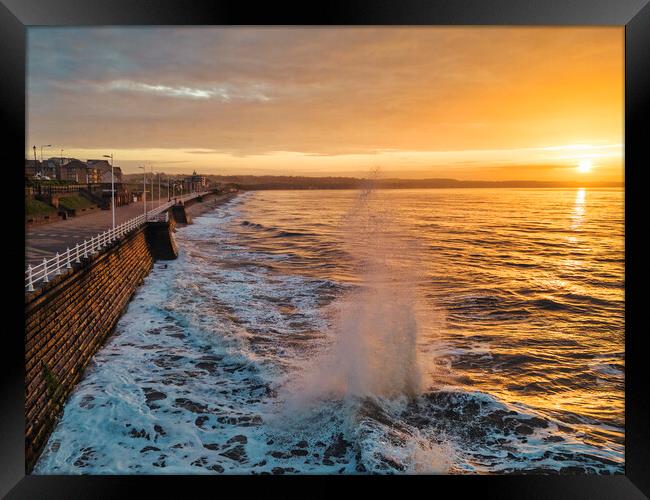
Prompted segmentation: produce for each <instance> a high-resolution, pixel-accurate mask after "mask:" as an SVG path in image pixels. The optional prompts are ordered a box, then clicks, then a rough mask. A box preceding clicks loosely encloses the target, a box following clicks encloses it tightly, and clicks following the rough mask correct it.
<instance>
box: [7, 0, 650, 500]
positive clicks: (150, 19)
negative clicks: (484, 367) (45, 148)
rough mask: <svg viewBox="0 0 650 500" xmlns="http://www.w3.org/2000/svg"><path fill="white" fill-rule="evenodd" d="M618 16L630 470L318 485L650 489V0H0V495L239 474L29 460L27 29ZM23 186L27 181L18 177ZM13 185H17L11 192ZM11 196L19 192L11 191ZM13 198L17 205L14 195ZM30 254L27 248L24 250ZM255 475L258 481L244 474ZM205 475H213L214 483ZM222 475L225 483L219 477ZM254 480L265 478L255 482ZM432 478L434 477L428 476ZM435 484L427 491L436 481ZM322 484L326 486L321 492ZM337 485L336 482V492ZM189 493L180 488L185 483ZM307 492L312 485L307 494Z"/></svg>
mask: <svg viewBox="0 0 650 500" xmlns="http://www.w3.org/2000/svg"><path fill="white" fill-rule="evenodd" d="M298 24H307V25H344V24H353V25H393V24H397V25H405V24H418V25H446V24H456V25H564V26H567V25H610V26H611V25H617V26H625V178H626V179H627V180H628V182H626V185H625V221H626V231H625V233H626V236H625V238H626V242H625V286H626V293H625V295H626V301H625V322H626V332H625V349H626V351H625V352H626V356H625V357H626V359H625V363H626V369H625V386H626V405H625V475H619V476H584V475H582V476H577V475H576V476H569V475H554V476H541V475H505V476H427V477H423V476H411V477H395V478H387V477H383V476H382V477H374V478H372V477H368V476H362V477H335V476H325V477H323V479H327V481H323V483H325V484H327V485H328V486H329V487H331V488H332V489H334V488H337V489H339V488H340V487H341V486H342V484H343V483H342V482H345V483H346V484H352V483H353V482H357V481H363V482H364V483H368V482H369V480H371V479H375V481H376V483H377V484H378V485H379V486H380V488H382V489H385V488H387V487H389V486H397V487H398V488H400V490H402V489H404V488H406V487H412V486H414V483H411V481H415V482H417V483H419V484H418V486H420V487H425V488H426V489H425V490H423V491H431V494H432V495H433V494H434V493H435V494H436V495H437V494H439V493H441V492H442V491H444V490H443V488H449V487H451V488H453V491H454V492H455V496H456V495H458V494H459V493H460V494H461V495H463V494H472V495H475V496H479V497H488V498H491V497H495V498H526V499H538V498H539V499H541V498H553V499H560V498H594V499H624V498H630V499H637V498H639V499H641V498H648V497H650V460H649V458H650V439H649V433H648V430H649V427H650V412H649V406H650V405H649V400H650V398H649V396H648V394H650V391H648V385H647V383H646V382H647V380H648V377H647V373H648V363H647V361H646V356H647V354H646V351H645V350H644V349H643V341H644V337H645V336H646V334H647V327H645V328H644V325H643V322H642V318H641V315H642V310H643V307H644V302H643V299H644V298H643V293H642V290H643V288H642V285H643V283H642V279H643V275H644V274H645V273H643V272H642V268H643V267H645V266H644V259H643V257H642V256H641V252H642V249H643V247H642V245H641V243H642V240H641V239H642V238H643V234H644V231H643V229H644V227H643V226H645V224H644V222H645V221H644V220H643V215H642V214H643V213H644V212H645V213H647V209H646V210H643V208H644V206H643V205H644V204H643V201H644V194H645V193H644V190H645V189H644V185H643V181H642V179H640V175H641V173H642V172H643V169H644V167H647V165H649V163H647V153H646V151H647V150H646V148H647V146H648V144H647V143H648V140H647V137H648V132H647V131H648V130H650V106H649V101H650V99H649V96H650V5H648V0H564V1H561V0H547V1H544V2H542V1H535V0H447V1H442V0H421V1H420V0H418V1H416V0H396V1H392V2H388V1H384V0H366V1H360V0H356V1H342V2H323V3H319V4H310V3H309V2H304V3H299V4H298V3H297V4H295V5H294V4H293V3H289V2H287V3H285V4H277V3H270V2H267V3H263V4H262V3H260V5H255V4H250V3H249V2H245V1H240V2H234V1H213V2H207V1H200V0H184V1H178V0H156V1H151V0H87V1H85V2H84V1H81V0H0V26H1V27H0V39H1V43H0V54H1V55H0V61H1V63H2V64H1V66H0V71H1V72H2V78H0V103H1V107H2V118H3V120H2V121H3V122H4V125H5V127H6V132H5V133H4V134H3V136H4V137H3V138H4V139H5V140H6V147H5V148H4V149H3V151H4V152H5V154H6V155H7V157H6V160H7V161H6V162H5V164H4V165H3V166H4V169H3V173H4V174H5V176H7V177H6V179H7V182H5V184H4V190H3V194H4V195H5V196H4V197H3V198H4V200H3V201H4V204H3V206H4V208H5V213H4V214H3V222H4V225H5V228H8V229H6V231H7V232H8V235H7V237H6V240H5V248H7V247H6V245H7V243H9V242H10V243H11V246H15V247H16V248H15V249H14V248H10V249H9V251H8V252H6V253H5V255H6V256H5V263H4V266H3V268H4V275H5V278H4V279H3V281H4V287H3V288H4V291H5V298H4V301H3V305H4V306H5V308H6V309H5V315H4V316H6V317H9V318H10V319H11V321H10V322H5V323H4V325H5V328H4V332H3V333H4V335H3V339H2V340H3V342H2V347H0V352H2V356H3V363H2V365H1V370H2V393H1V397H0V405H1V407H2V413H1V415H2V424H1V426H0V454H1V455H2V461H1V465H0V495H3V496H4V495H7V496H6V498H10V499H26V498H120V497H130V496H133V494H134V490H135V488H136V487H137V488H139V489H141V488H144V489H142V490H141V491H144V492H146V495H147V497H167V496H170V495H178V492H187V489H188V487H190V486H191V487H196V486H203V487H206V488H208V489H209V491H212V492H214V494H222V492H219V491H217V490H215V486H219V485H223V484H225V483H223V481H233V480H234V481H241V479H242V478H241V477H230V478H226V477H216V476H214V477H213V476H211V477H205V476H201V477H195V476H79V477H73V476H31V475H26V473H25V460H24V342H23V337H22V336H21V334H20V331H21V330H23V331H24V316H22V315H21V314H20V313H19V311H20V310H21V308H24V305H23V303H21V302H20V300H21V292H20V287H23V288H24V281H23V280H24V277H22V276H21V273H22V272H23V270H22V262H21V263H20V264H18V263H16V264H15V265H14V264H12V261H13V260H15V259H16V256H20V255H21V254H23V253H22V252H24V245H23V243H24V236H25V232H24V223H23V219H22V218H21V217H19V216H18V215H17V214H16V213H14V212H16V210H15V209H13V210H12V208H11V207H13V206H23V205H22V204H23V201H22V197H23V193H22V182H23V178H22V175H23V174H22V161H23V160H24V152H25V147H24V146H25V109H26V107H25V105H26V97H25V69H26V65H25V62H26V52H25V51H26V27H28V26H34V25H49V26H88V25H285V26H288V25H298ZM19 186H20V187H19ZM7 195H11V196H10V197H7ZM14 196H15V198H14ZM14 203H15V204H16V205H14ZM23 255H24V254H23ZM245 479H246V481H247V482H246V483H242V484H241V485H240V487H241V488H246V489H247V488H248V487H249V486H250V485H251V484H253V483H257V484H263V485H264V486H263V487H265V488H266V487H267V486H266V485H267V484H268V485H269V486H270V483H269V481H276V482H277V481H281V484H279V486H280V488H282V489H283V490H285V491H286V489H287V488H288V487H290V486H291V485H292V484H293V483H292V481H296V480H302V481H304V479H305V477H304V476H302V477H300V478H296V477H280V478H278V477H266V478H262V477H256V478H255V479H256V480H255V481H252V478H245ZM249 479H250V480H251V481H252V482H248V481H249ZM208 481H211V482H210V483H208ZM215 481H222V482H221V483H216V482H215ZM258 481H263V483H259V482H258ZM423 481H426V483H427V484H424V483H423ZM430 488H431V490H429V489H430ZM319 491H321V492H322V491H324V490H322V489H321V490H319ZM339 491H340V490H339ZM181 494H182V493H181ZM304 494H308V493H306V492H305V493H304Z"/></svg>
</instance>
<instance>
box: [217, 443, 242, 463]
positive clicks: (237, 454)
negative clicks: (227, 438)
mask: <svg viewBox="0 0 650 500" xmlns="http://www.w3.org/2000/svg"><path fill="white" fill-rule="evenodd" d="M219 455H222V456H224V457H226V458H229V459H231V460H234V461H235V462H240V463H241V462H247V461H248V456H247V455H246V448H244V445H242V444H238V445H237V446H235V447H234V448H231V449H229V450H226V451H224V452H223V453H219Z"/></svg>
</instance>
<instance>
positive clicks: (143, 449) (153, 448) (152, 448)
mask: <svg viewBox="0 0 650 500" xmlns="http://www.w3.org/2000/svg"><path fill="white" fill-rule="evenodd" d="M148 451H160V448H156V447H155V446H145V447H144V448H142V449H141V450H140V453H147V452H148Z"/></svg>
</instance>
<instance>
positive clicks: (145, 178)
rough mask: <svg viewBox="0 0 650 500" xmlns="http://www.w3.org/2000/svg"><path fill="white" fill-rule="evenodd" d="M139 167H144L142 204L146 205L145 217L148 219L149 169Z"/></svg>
mask: <svg viewBox="0 0 650 500" xmlns="http://www.w3.org/2000/svg"><path fill="white" fill-rule="evenodd" d="M138 168H141V169H142V205H143V207H144V219H145V220H147V171H146V170H145V169H144V166H142V167H138Z"/></svg>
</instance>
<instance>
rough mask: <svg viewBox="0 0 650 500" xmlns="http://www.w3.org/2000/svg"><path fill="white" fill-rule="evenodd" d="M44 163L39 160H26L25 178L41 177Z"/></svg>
mask: <svg viewBox="0 0 650 500" xmlns="http://www.w3.org/2000/svg"><path fill="white" fill-rule="evenodd" d="M41 169H42V165H41V162H40V161H38V160H27V159H26V160H25V179H33V178H34V177H40V175H41Z"/></svg>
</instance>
